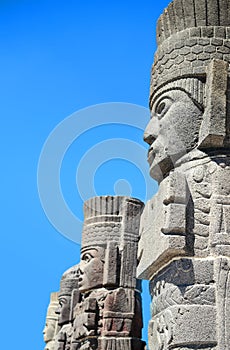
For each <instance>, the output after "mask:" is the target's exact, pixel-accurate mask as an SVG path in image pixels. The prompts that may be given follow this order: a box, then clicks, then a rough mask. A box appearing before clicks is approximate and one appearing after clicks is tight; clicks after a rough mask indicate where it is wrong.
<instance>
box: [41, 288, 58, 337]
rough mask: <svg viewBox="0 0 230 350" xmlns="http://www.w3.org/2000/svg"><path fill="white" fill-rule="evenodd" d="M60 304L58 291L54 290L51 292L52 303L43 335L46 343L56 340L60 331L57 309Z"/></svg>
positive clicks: (48, 310)
mask: <svg viewBox="0 0 230 350" xmlns="http://www.w3.org/2000/svg"><path fill="white" fill-rule="evenodd" d="M57 306H58V293H57V292H54V293H51V294H50V303H49V306H48V309H47V314H46V324H45V328H44V330H43V336H44V341H45V343H49V342H50V341H52V340H54V337H55V335H56V334H57V331H58V316H57V314H56V312H55V311H56V309H57Z"/></svg>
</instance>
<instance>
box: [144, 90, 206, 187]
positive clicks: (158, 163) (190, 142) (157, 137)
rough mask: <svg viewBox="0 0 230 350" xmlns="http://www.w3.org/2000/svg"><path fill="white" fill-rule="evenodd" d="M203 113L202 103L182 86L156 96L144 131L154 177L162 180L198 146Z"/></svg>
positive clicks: (151, 173)
mask: <svg viewBox="0 0 230 350" xmlns="http://www.w3.org/2000/svg"><path fill="white" fill-rule="evenodd" d="M166 88H167V86H166ZM202 114H203V112H202V110H201V107H199V106H198V104H197V103H195V102H194V101H193V100H192V98H191V97H189V95H188V94H187V93H186V92H185V91H183V90H179V89H178V90H174V89H172V90H169V91H165V92H162V93H161V94H159V95H158V97H157V98H156V99H155V101H154V103H153V105H152V108H151V120H150V122H149V124H148V125H147V127H146V130H145V133H144V140H145V142H147V143H148V144H149V145H150V148H149V152H148V162H149V165H150V175H151V176H152V177H153V178H154V179H156V180H157V181H160V180H162V178H163V177H164V176H165V175H166V174H167V173H168V172H169V171H170V170H171V169H173V167H174V164H175V162H176V161H177V160H178V159H179V158H180V157H182V156H183V155H184V154H186V153H187V152H189V151H190V150H192V149H193V148H195V147H196V145H197V142H198V135H199V129H200V125H201V120H202Z"/></svg>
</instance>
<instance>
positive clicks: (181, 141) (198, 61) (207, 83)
mask: <svg viewBox="0 0 230 350" xmlns="http://www.w3.org/2000/svg"><path fill="white" fill-rule="evenodd" d="M157 40H158V50H157V52H156V54H155V61H154V64H153V68H152V80H151V89H150V91H151V92H150V109H151V120H150V122H149V124H148V126H147V128H146V130H145V135H144V138H145V141H146V142H147V143H148V144H149V146H150V148H149V153H148V161H149V165H150V175H151V176H152V177H153V178H154V179H155V180H157V181H158V183H159V190H158V193H157V194H156V196H154V197H153V198H152V199H151V200H150V201H149V202H148V203H147V205H146V207H145V209H144V213H143V215H142V218H141V228H140V242H139V253H138V254H139V265H138V276H139V277H140V278H143V279H148V280H150V293H151V297H152V304H151V311H152V319H151V320H150V322H149V348H150V350H169V349H177V350H179V349H180V350H190V349H194V350H195V349H205V350H211V349H212V350H214V349H215V350H227V349H230V328H229V323H230V312H229V308H230V307H229V305H230V304H229V300H230V299H229V298H230V286H229V271H230V226H229V224H230V148H229V120H230V114H229V113H230V109H229V101H230V99H229V91H230V89H229V86H230V84H229V74H230V69H229V63H230V3H229V1H227V0H226V1H224V0H223V1H216V0H206V1H205V0H199V1H198V0H174V1H173V2H171V3H170V4H169V6H168V8H167V9H165V11H164V13H163V14H162V15H161V17H160V19H159V21H158V26H157Z"/></svg>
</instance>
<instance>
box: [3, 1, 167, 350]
mask: <svg viewBox="0 0 230 350" xmlns="http://www.w3.org/2000/svg"><path fill="white" fill-rule="evenodd" d="M168 3H169V0H161V1H160V2H156V1H154V0H151V1H150V0H146V1H130V0H127V1H121V0H117V1H110V2H108V1H97V0H95V1H92V0H91V1H78V0H77V1H76V0H74V1H49V0H48V1H45V0H40V1H33V0H31V1H26V0H24V1H20V0H18V1H16V0H15V1H7V0H6V1H1V2H0V37H1V38H0V39H1V40H0V41H1V46H0V52H1V54H0V70H1V75H0V76H1V80H0V89H1V104H0V111H1V116H2V117H1V118H2V128H1V130H2V133H1V134H2V135H1V142H2V145H1V153H2V154H1V161H2V171H1V185H2V188H1V194H2V215H1V217H2V225H1V228H2V244H1V259H2V263H1V265H2V273H1V277H2V288H1V291H2V293H3V295H2V300H4V302H3V303H2V314H3V315H4V317H3V318H4V325H3V327H4V332H3V334H4V336H3V337H2V341H1V347H2V348H6V347H7V348H11V344H17V348H19V349H23V350H27V349H28V350H30V349H31V348H33V349H34V350H40V349H42V348H43V347H44V343H43V336H42V329H43V326H44V321H45V314H46V307H47V304H48V301H49V294H50V292H52V291H56V290H58V286H59V280H60V277H61V275H62V273H63V272H64V271H65V269H67V268H68V267H69V266H71V265H73V264H75V263H77V262H78V259H79V245H78V244H76V243H74V242H73V241H71V240H69V239H67V238H66V237H64V236H63V233H62V232H61V233H58V232H57V230H56V229H55V228H54V226H53V223H52V222H50V221H49V220H48V218H47V216H46V214H45V212H44V210H43V207H42V204H41V202H40V199H39V194H38V188H37V168H38V161H39V157H40V154H41V151H42V148H43V146H44V143H45V141H46V140H47V138H48V136H49V134H50V133H51V132H52V131H53V130H54V129H55V127H56V126H57V125H58V124H59V123H61V122H62V121H63V120H65V118H67V117H68V116H69V115H71V114H72V113H74V112H76V111H79V110H81V109H82V108H86V107H89V106H92V105H98V104H102V103H111V102H122V103H124V104H126V103H129V104H134V105H139V106H143V107H145V108H147V107H148V93H149V78H150V68H151V64H152V60H153V53H154V51H155V48H156V43H155V25H156V19H157V17H158V16H159V15H160V13H161V12H162V10H163V8H164V7H166V6H167V4H168ZM89 112H90V111H89ZM81 116H82V114H81V113H80V114H78V115H76V118H78V119H76V121H77V123H76V128H77V129H78V127H79V128H81V126H82V123H83V121H84V120H83V119H84V118H83V117H82V118H81ZM90 118H91V116H90V113H89V119H88V121H90V120H91V119H90ZM111 118H112V117H110V116H109V117H108V120H109V121H110V122H112V120H111ZM143 118H144V120H145V121H144V124H145V122H146V123H147V115H146V114H143ZM131 124H132V123H130V122H129V125H120V124H107V125H100V126H97V127H93V128H90V127H88V129H87V131H85V132H83V133H82V134H81V135H80V136H79V137H78V139H77V140H76V141H74V142H73V143H72V144H71V145H70V147H69V148H68V150H67V151H66V153H65V157H64V159H63V162H62V167H61V170H60V183H61V187H62V194H63V197H64V198H65V201H66V203H67V205H68V207H69V208H70V210H71V211H72V213H73V215H75V216H77V217H78V218H79V219H80V220H81V219H82V203H83V200H84V199H85V198H86V197H87V196H88V194H90V191H89V193H88V192H87V184H88V181H89V179H90V178H91V180H93V182H94V188H95V193H96V194H97V195H102V194H106V193H108V194H114V191H115V193H117V194H118V193H119V191H121V192H122V191H123V192H124V193H120V194H126V191H130V188H132V195H133V196H135V197H139V198H140V199H142V200H143V199H145V198H146V194H145V192H146V191H145V186H146V180H145V178H144V176H143V172H146V173H147V172H148V166H147V161H145V159H144V157H145V156H143V162H144V164H146V165H143V168H142V169H140V167H142V165H141V166H135V165H134V164H132V163H130V162H129V161H128V159H127V156H126V158H125V159H120V158H121V157H120V156H119V155H118V156H117V158H116V157H115V156H113V157H112V158H113V159H111V160H107V159H105V161H104V162H103V160H101V158H100V161H99V163H100V164H99V167H98V168H97V169H94V170H95V171H94V172H92V169H91V168H90V167H87V166H86V165H85V164H84V162H83V163H82V165H81V169H80V170H81V177H82V178H83V179H84V177H85V182H84V181H83V185H82V180H81V181H80V180H79V181H80V182H81V184H80V185H79V183H78V185H79V186H80V187H81V186H83V187H82V188H80V189H79V188H78V187H77V185H76V169H77V168H78V164H79V162H81V161H82V159H83V160H84V159H87V158H86V156H85V154H86V153H87V151H88V150H92V152H93V153H92V154H91V158H89V159H91V160H92V159H97V157H98V155H99V153H100V155H101V154H104V153H103V151H101V149H99V148H97V147H96V146H97V145H98V144H99V143H100V144H101V145H102V146H103V145H104V146H105V147H106V148H107V143H106V141H107V140H110V141H111V140H112V142H113V140H114V145H115V147H114V148H116V149H117V146H116V145H117V143H116V142H117V140H116V139H118V138H120V139H122V140H123V141H124V140H125V142H129V141H134V142H135V143H136V144H139V145H140V147H142V148H143V147H145V148H146V150H147V146H145V144H144V143H143V141H142V130H140V129H138V128H136V127H134V126H133V125H131ZM142 124H143V121H141V125H142ZM57 148H58V143H57ZM125 148H126V147H124V149H125ZM133 154H134V156H135V155H136V153H135V150H134V151H133ZM53 156H54V157H55V154H54V155H53ZM134 158H135V157H134ZM145 162H146V163H145ZM145 175H146V176H147V175H148V174H145ZM119 179H123V183H122V181H121V182H119V183H117V181H118V180H119ZM124 180H125V181H127V182H128V183H129V185H128V184H127V182H125V181H124ZM51 182H52V179H51ZM114 184H117V187H116V186H115V190H114ZM155 189H156V186H155V183H154V181H153V180H152V188H151V190H150V191H149V193H150V192H151V191H152V194H153V193H154V191H155ZM79 191H80V192H81V194H79ZM150 194H151V193H150ZM152 194H151V195H152ZM49 195H50V193H49V194H47V196H49ZM51 199H52V198H51ZM54 202H55V200H54ZM54 204H55V203H54ZM58 215H59V216H61V213H57V216H58ZM76 234H77V235H78V236H79V235H80V232H79V229H78V232H77V233H76ZM145 286H146V285H145ZM6 296H7V300H6ZM143 299H144V306H145V309H146V310H147V309H148V304H149V299H148V298H147V292H145V294H144V298H143ZM5 300H6V301H5ZM147 317H148V316H147V315H146V316H145V318H147ZM146 324H147V322H146ZM146 329H147V327H146V328H145V331H144V338H145V339H146ZM11 338H12V340H11ZM9 344H10V345H9ZM14 347H15V345H14Z"/></svg>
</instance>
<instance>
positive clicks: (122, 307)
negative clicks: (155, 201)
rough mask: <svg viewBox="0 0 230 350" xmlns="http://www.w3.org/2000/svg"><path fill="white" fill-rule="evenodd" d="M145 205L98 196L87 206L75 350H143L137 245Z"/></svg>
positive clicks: (75, 330) (75, 324) (74, 342)
mask: <svg viewBox="0 0 230 350" xmlns="http://www.w3.org/2000/svg"><path fill="white" fill-rule="evenodd" d="M142 210H143V203H142V202H140V201H139V200H136V199H133V198H127V197H119V196H118V197H111V196H106V197H95V198H92V199H90V200H88V201H86V202H85V204H84V216H85V219H84V228H83V233H82V245H81V262H80V264H79V291H80V293H81V301H80V302H78V303H77V304H76V306H75V308H74V311H73V319H74V321H73V335H72V342H71V350H77V349H80V350H86V349H87V350H91V349H92V350H94V349H95V350H96V349H100V350H111V349H116V350H139V349H140V350H141V349H144V342H142V341H141V329H142V311H141V297H140V283H139V282H138V281H137V280H136V265H137V244H138V235H139V222H140V215H141V213H142Z"/></svg>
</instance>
